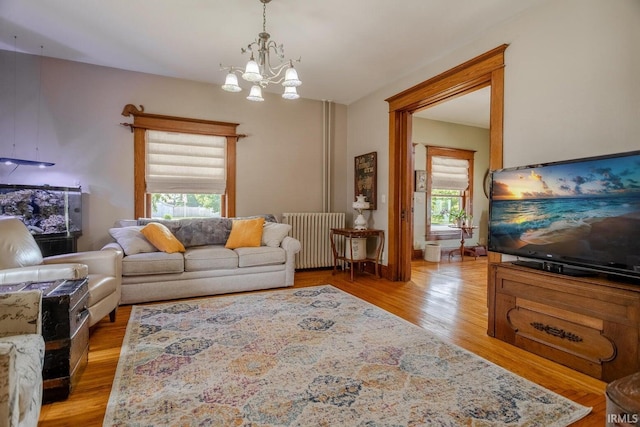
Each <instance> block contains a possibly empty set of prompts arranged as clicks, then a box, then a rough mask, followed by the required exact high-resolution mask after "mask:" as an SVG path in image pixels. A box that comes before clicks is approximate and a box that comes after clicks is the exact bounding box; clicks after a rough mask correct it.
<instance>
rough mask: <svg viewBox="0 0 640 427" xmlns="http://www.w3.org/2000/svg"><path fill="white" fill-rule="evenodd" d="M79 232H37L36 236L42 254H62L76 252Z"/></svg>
mask: <svg viewBox="0 0 640 427" xmlns="http://www.w3.org/2000/svg"><path fill="white" fill-rule="evenodd" d="M78 237H80V234H79V233H73V234H69V235H62V236H60V235H47V234H36V235H35V236H34V238H35V240H36V243H37V244H38V247H39V248H40V252H42V256H45V257H47V256H51V255H60V254H68V253H72V252H76V251H77V248H78V243H77V242H78Z"/></svg>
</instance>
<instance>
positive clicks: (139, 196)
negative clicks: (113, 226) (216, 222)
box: [121, 104, 246, 218]
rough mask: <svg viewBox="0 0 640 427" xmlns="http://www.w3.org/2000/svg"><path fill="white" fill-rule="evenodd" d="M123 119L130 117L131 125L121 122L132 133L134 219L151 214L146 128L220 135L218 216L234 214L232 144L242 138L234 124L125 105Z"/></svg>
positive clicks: (233, 154) (234, 156)
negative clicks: (222, 165)
mask: <svg viewBox="0 0 640 427" xmlns="http://www.w3.org/2000/svg"><path fill="white" fill-rule="evenodd" d="M122 115H123V116H125V117H130V116H133V123H121V124H122V125H123V126H127V127H129V128H130V129H131V131H132V132H133V165H134V167H133V170H134V171H133V191H134V202H133V203H134V216H135V218H144V217H147V216H149V215H150V213H151V198H150V197H147V193H146V188H147V186H146V182H145V169H146V155H145V154H146V144H145V133H146V130H147V129H152V130H161V131H165V132H183V133H195V134H202V135H215V136H224V137H226V138H227V165H226V166H227V168H226V169H227V190H226V194H224V195H222V204H221V209H222V214H223V215H224V216H227V217H232V216H235V212H236V206H235V205H236V145H237V142H238V140H239V139H240V138H243V137H245V136H246V135H243V134H238V133H237V132H236V128H237V127H238V126H239V124H238V123H226V122H216V121H211V120H201V119H191V118H185V117H172V116H164V115H160V114H148V113H145V112H144V106H142V105H140V108H137V107H136V106H135V105H133V104H127V105H125V106H124V108H123V109H122Z"/></svg>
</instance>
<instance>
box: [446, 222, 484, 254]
mask: <svg viewBox="0 0 640 427" xmlns="http://www.w3.org/2000/svg"><path fill="white" fill-rule="evenodd" d="M449 227H451V228H455V229H456V230H460V248H459V249H454V250H452V251H451V252H449V260H451V257H452V256H453V255H454V254H455V253H456V252H459V253H460V260H461V261H464V255H465V253H466V254H467V255H470V256H475V258H476V259H478V254H476V252H475V251H472V250H471V249H467V248H465V247H464V235H465V234H471V232H472V231H473V230H475V229H476V228H478V227H477V226H475V225H450V226H449Z"/></svg>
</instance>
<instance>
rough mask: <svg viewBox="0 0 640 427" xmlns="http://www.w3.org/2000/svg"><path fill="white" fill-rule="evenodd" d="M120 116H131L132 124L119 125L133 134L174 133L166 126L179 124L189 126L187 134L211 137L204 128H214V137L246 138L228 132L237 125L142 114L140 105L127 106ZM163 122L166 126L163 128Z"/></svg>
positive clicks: (173, 127)
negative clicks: (146, 131)
mask: <svg viewBox="0 0 640 427" xmlns="http://www.w3.org/2000/svg"><path fill="white" fill-rule="evenodd" d="M122 115H123V116H125V117H130V116H133V123H125V122H123V123H120V124H121V125H122V126H126V127H128V128H130V129H131V132H133V130H134V129H154V130H164V131H174V132H175V126H172V125H168V124H169V123H178V122H179V123H181V124H183V125H187V126H189V127H190V129H189V131H188V132H191V133H199V134H209V135H211V134H212V133H211V130H209V129H206V128H209V127H213V128H215V132H214V133H215V135H218V136H227V137H237V138H238V139H239V138H245V137H246V136H247V135H245V134H238V133H235V132H229V130H231V129H234V130H235V128H236V127H237V126H239V124H238V123H227V122H217V121H213V120H202V119H192V118H187V117H174V116H165V115H161V114H148V113H145V112H144V106H143V105H140V108H139V109H138V108H137V107H136V106H135V105H133V104H127V105H125V106H124V108H123V110H122ZM163 122H164V123H166V124H167V125H166V126H163V124H162V123H163Z"/></svg>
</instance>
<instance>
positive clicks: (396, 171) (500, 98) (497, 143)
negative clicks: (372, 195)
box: [386, 44, 508, 282]
mask: <svg viewBox="0 0 640 427" xmlns="http://www.w3.org/2000/svg"><path fill="white" fill-rule="evenodd" d="M507 47H508V45H506V44H503V45H501V46H498V47H497V48H495V49H492V50H490V51H489V52H486V53H484V54H482V55H480V56H477V57H475V58H473V59H471V60H469V61H467V62H465V63H463V64H461V65H458V66H457V67H454V68H452V69H450V70H448V71H445V72H444V73H442V74H439V75H437V76H435V77H433V78H431V79H429V80H426V81H424V82H422V83H419V84H417V85H415V86H413V87H412V88H409V89H407V90H405V91H402V92H400V93H398V94H396V95H394V96H392V97H390V98H388V99H386V101H387V102H388V103H389V223H388V263H387V269H386V275H387V278H388V279H390V280H394V281H402V282H406V281H409V280H411V255H412V252H413V191H412V189H413V184H412V182H413V181H412V180H413V166H412V165H413V146H412V138H411V131H412V130H411V128H412V116H413V113H414V112H416V111H419V110H421V109H424V108H426V107H430V106H434V105H437V104H439V103H441V102H445V101H447V100H450V99H453V98H456V97H458V96H462V95H465V94H467V93H470V92H473V91H476V90H478V89H481V88H483V87H487V86H490V87H491V104H490V111H491V119H490V125H489V126H490V129H489V146H490V149H489V150H490V154H489V169H491V170H494V169H498V168H501V167H502V130H503V120H504V52H505V50H506V49H507ZM494 256H498V257H499V255H497V254H490V259H489V261H493V259H492V257H494Z"/></svg>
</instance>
